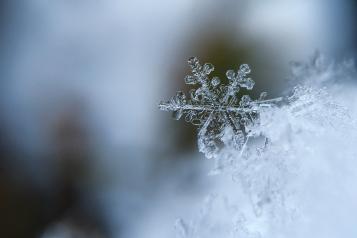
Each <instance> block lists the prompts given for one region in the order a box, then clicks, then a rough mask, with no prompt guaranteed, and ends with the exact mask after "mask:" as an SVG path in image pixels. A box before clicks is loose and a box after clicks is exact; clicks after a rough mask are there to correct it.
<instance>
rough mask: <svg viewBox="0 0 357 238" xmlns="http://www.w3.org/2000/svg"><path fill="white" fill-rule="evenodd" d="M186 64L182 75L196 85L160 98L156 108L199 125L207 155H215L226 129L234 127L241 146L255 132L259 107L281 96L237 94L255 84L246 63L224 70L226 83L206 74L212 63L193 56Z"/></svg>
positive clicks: (236, 144)
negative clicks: (166, 98)
mask: <svg viewBox="0 0 357 238" xmlns="http://www.w3.org/2000/svg"><path fill="white" fill-rule="evenodd" d="M188 65H189V66H190V68H191V72H192V74H191V75H188V76H186V77H185V83H186V84H189V85H195V86H197V88H195V89H192V90H191V91H190V92H189V96H188V97H187V96H186V95H185V94H184V93H183V92H181V91H179V92H177V94H176V95H175V96H174V97H172V98H171V99H170V100H169V101H167V102H161V103H160V105H159V108H160V109H161V110H164V111H172V112H173V117H174V118H175V119H176V120H179V119H180V118H181V117H182V116H184V117H185V120H186V121H187V122H190V123H192V124H194V125H197V126H198V127H199V132H198V148H199V151H200V152H203V153H204V154H205V156H206V157H207V158H214V157H215V156H216V155H217V153H218V152H219V151H220V144H222V142H223V141H222V138H223V137H224V134H225V133H226V132H227V130H228V129H230V130H232V131H233V134H232V140H233V141H234V143H233V145H234V147H235V148H236V149H238V150H241V149H243V148H244V145H245V143H246V142H247V139H248V138H249V137H250V136H252V134H253V133H254V132H253V131H252V130H251V128H252V127H253V126H254V125H255V124H256V123H258V121H259V111H260V110H261V109H262V108H269V107H273V106H274V103H276V102H279V101H281V98H275V99H270V100H266V99H265V98H266V96H267V93H266V92H263V93H261V94H260V97H259V99H257V100H252V99H251V98H250V97H249V95H243V96H242V97H241V98H239V95H238V93H239V92H240V90H241V89H242V88H244V89H246V90H252V89H253V87H254V84H255V83H254V81H253V80H252V79H251V78H249V74H250V72H251V70H250V68H249V66H248V65H247V64H242V65H241V66H240V67H239V69H238V70H237V71H234V70H228V71H227V72H226V77H227V79H228V85H223V84H221V80H220V79H219V78H218V77H212V78H210V77H209V75H210V74H211V73H212V72H213V70H214V66H213V65H212V64H210V63H205V64H203V65H201V64H200V62H199V61H198V59H197V58H196V57H192V58H190V59H189V60H188Z"/></svg>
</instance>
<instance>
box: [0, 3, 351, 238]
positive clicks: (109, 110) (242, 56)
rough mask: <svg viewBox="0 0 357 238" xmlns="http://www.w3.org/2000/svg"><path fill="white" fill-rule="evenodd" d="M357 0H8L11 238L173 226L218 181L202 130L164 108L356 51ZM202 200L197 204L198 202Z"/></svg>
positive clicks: (271, 85) (5, 118) (4, 200)
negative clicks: (214, 84)
mask: <svg viewBox="0 0 357 238" xmlns="http://www.w3.org/2000/svg"><path fill="white" fill-rule="evenodd" d="M356 14H357V3H356V1H353V0H350V1H349V0H342V1H341V0H339V1H338V0H327V1H322V0H313V1H307V0H303V1H298V0H291V1H283V0H270V1H264V2H262V1H255V0H254V1H248V0H242V1H234V0H221V1H213V0H209V1H204V0H198V1H191V0H175V1H168V2H165V1H159V0H155V1H139V0H134V1H115V0H109V1H93V0H90V1H83V0H82V1H80V0H78V1H69V0H57V1H42V0H34V1H21V0H2V1H1V2H0V42H1V46H0V52H1V56H0V57H1V58H0V95H1V100H0V109H1V113H0V237H4V238H12V237H14V238H21V237H26V238H30V237H41V238H72V237H73V238H82V237H86V238H91V237H93V238H94V237H95V238H106V237H144V236H145V237H156V238H157V237H170V235H169V234H170V233H169V232H170V231H171V227H172V224H173V221H174V218H175V216H176V212H177V211H179V210H181V209H183V208H185V209H186V207H187V206H191V205H192V206H194V204H195V203H196V200H197V197H199V196H200V194H201V193H203V192H204V190H205V188H206V187H208V186H209V184H210V181H208V180H209V179H206V178H205V176H206V173H205V172H204V171H202V170H203V168H204V167H205V166H206V162H204V161H203V160H199V159H202V158H203V155H200V154H197V152H196V151H197V149H196V147H197V145H196V133H195V128H194V127H193V126H190V125H187V124H185V123H184V121H180V122H176V121H172V120H170V118H169V115H167V114H166V113H162V112H160V111H159V110H158V109H157V104H158V102H159V101H160V100H162V99H167V98H168V97H170V96H171V95H173V94H174V92H175V91H176V90H180V89H184V90H187V89H188V88H187V87H186V86H185V85H184V80H183V78H184V76H185V75H186V74H188V73H189V72H188V67H187V64H186V60H187V59H188V58H189V57H190V56H197V57H199V58H200V59H201V60H202V62H210V63H213V64H214V65H215V68H216V71H215V72H214V76H219V77H220V78H221V79H223V78H224V75H225V72H226V70H228V69H237V68H238V66H239V64H242V63H248V64H250V65H251V67H252V70H253V73H252V77H253V79H254V80H255V82H256V85H257V86H256V88H255V89H254V91H253V93H252V96H253V97H255V96H257V95H258V92H260V91H267V92H268V93H269V94H270V95H271V96H278V95H279V94H280V93H281V92H282V91H283V90H284V88H285V87H286V82H285V79H286V77H287V75H288V74H289V65H288V63H289V61H291V60H304V59H306V58H307V57H309V56H311V55H312V54H313V52H314V51H315V50H320V51H321V52H323V53H325V54H326V55H328V56H329V57H331V58H336V59H341V58H354V59H355V58H356V55H357V44H356V42H357V28H356V17H357V15H356ZM188 204H190V205H188Z"/></svg>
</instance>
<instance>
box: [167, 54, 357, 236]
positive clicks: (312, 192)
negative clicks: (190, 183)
mask: <svg viewBox="0 0 357 238" xmlns="http://www.w3.org/2000/svg"><path fill="white" fill-rule="evenodd" d="M190 64H191V65H193V66H191V67H192V69H193V70H192V71H193V76H188V77H187V79H186V83H189V84H193V83H194V84H198V85H199V88H198V89H197V90H193V91H192V92H191V97H190V98H189V99H187V98H186V97H185V96H183V94H182V93H178V95H179V96H178V97H174V98H173V99H171V100H170V101H169V102H167V103H162V104H161V105H160V107H161V109H164V110H169V111H174V112H175V115H178V116H179V117H180V116H182V115H186V117H188V118H187V119H186V120H187V121H190V122H194V123H195V124H197V125H198V126H199V135H198V140H199V141H200V140H201V142H199V143H200V150H201V151H203V152H205V154H206V155H208V156H211V157H214V158H215V160H214V162H215V167H214V169H213V170H212V171H211V174H212V173H213V174H223V175H224V177H227V176H226V175H229V176H228V177H230V178H233V181H234V183H233V185H231V184H230V183H229V181H227V180H225V179H223V180H222V181H224V182H223V183H219V185H218V186H219V189H220V194H221V195H220V196H218V195H215V196H209V197H208V202H206V203H204V205H203V208H202V210H201V212H200V213H199V214H198V215H197V216H195V217H194V218H193V219H192V220H188V221H184V220H182V219H179V220H177V223H176V231H177V235H178V237H180V238H196V237H201V238H214V237H232V238H233V237H244V238H245V237H249V238H258V237H261V238H262V237H266V238H267V237H341V234H346V236H344V237H352V236H351V234H355V232H356V229H355V219H349V218H348V217H349V216H348V214H355V213H356V212H357V209H356V207H355V206H354V205H353V204H354V201H355V199H356V198H357V193H355V192H354V190H351V189H350V187H351V186H352V187H353V184H354V181H355V180H356V178H357V177H356V173H355V170H354V169H352V168H355V167H356V166H355V165H356V162H355V158H356V154H357V152H356V147H355V144H356V142H357V130H356V128H357V127H356V122H355V120H354V119H353V118H354V116H353V115H354V114H352V115H351V112H352V113H353V110H354V107H355V105H354V104H353V103H351V102H353V101H355V99H356V96H355V95H356V94H355V93H354V94H352V93H349V94H346V92H349V90H350V91H352V92H356V91H357V88H356V86H355V85H354V84H352V81H353V80H351V79H356V73H355V70H354V67H353V66H352V63H351V62H349V61H348V62H347V63H346V62H344V63H343V64H334V63H330V62H328V61H327V60H325V59H324V58H323V57H322V56H320V55H315V57H314V58H313V59H312V60H310V62H308V63H294V65H293V68H292V75H291V78H292V79H293V80H295V85H294V87H293V88H292V90H290V93H289V96H287V97H286V98H285V99H284V100H282V99H281V98H279V99H273V100H265V99H263V98H259V99H258V100H251V99H250V98H249V97H248V96H243V97H242V98H241V99H240V101H239V100H238V98H237V92H238V91H239V90H240V89H241V88H246V89H248V90H250V89H251V88H252V87H253V85H254V83H252V81H251V80H250V79H249V80H248V78H247V75H248V73H249V72H250V70H248V67H247V66H241V68H240V69H239V70H238V72H235V73H233V72H232V71H228V72H227V76H228V79H229V84H228V85H227V86H225V85H221V86H219V83H218V82H219V81H218V79H214V78H213V79H209V78H208V74H209V73H211V72H212V71H213V66H211V65H209V64H205V65H203V66H201V65H200V64H199V63H198V61H197V59H195V58H194V59H191V60H190ZM208 69H209V70H208ZM213 82H214V83H213ZM341 82H344V84H343V83H341ZM346 82H349V84H346ZM247 85H248V87H247ZM346 85H347V86H346ZM246 98H249V100H246ZM278 101H281V102H283V103H281V104H280V105H279V107H276V106H275V105H276V102H278ZM355 115H357V113H356V112H355ZM179 117H178V118H179ZM191 118H192V119H194V120H191ZM244 118H248V121H245V120H244ZM242 119H243V122H242V121H241V120H242ZM196 122H197V123H196ZM247 122H248V123H247ZM217 140H219V141H221V142H222V143H223V146H222V147H221V148H219V149H218V146H217V144H216V143H217ZM207 148H209V149H207ZM340 148H343V149H340ZM342 175H343V176H342ZM217 179H222V176H220V177H219V178H217ZM228 184H230V185H228ZM341 192H343V193H344V196H345V197H346V198H345V199H342V200H341V199H339V198H340V197H341V196H340V195H341V194H340V193H341ZM222 197H223V198H224V199H223V200H222ZM347 198H348V199H347ZM341 201H342V202H341ZM346 201H348V202H350V203H351V204H350V206H347V205H346V204H345V202H346ZM222 204H223V205H222ZM227 204H228V205H227ZM317 205H318V206H317ZM351 209H352V210H353V211H352V212H351ZM330 210H331V211H334V213H337V214H340V218H341V217H347V218H346V219H338V220H337V219H334V216H330V215H329V214H330V212H329V211H330ZM341 214H343V215H341ZM326 224H329V225H328V227H329V233H326V232H325V233H324V230H325V229H326V227H327V226H326ZM336 224H338V225H336ZM339 226H340V227H344V229H338V228H337V227H339ZM348 235H350V236H348Z"/></svg>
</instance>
